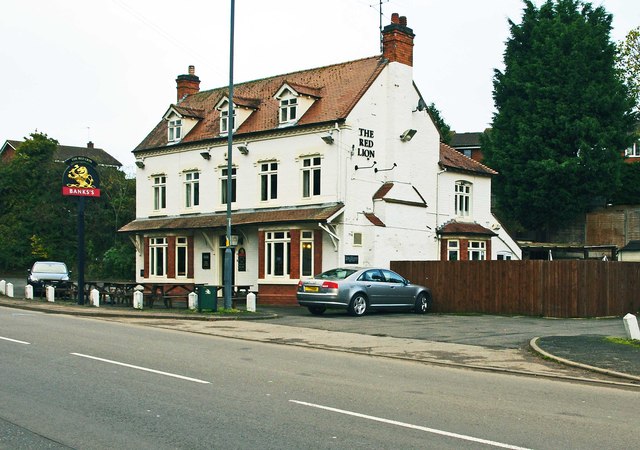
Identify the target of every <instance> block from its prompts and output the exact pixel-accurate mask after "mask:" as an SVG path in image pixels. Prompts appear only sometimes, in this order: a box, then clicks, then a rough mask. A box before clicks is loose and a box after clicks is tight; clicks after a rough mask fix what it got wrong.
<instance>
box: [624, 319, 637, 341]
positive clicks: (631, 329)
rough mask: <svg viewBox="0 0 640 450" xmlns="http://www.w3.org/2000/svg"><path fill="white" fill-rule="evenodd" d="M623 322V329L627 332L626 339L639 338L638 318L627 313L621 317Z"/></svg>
mask: <svg viewBox="0 0 640 450" xmlns="http://www.w3.org/2000/svg"><path fill="white" fill-rule="evenodd" d="M622 321H623V322H624V329H625V330H626V332H627V339H636V340H640V328H638V319H636V316H634V315H633V314H631V313H629V314H627V315H626V316H624V317H623V318H622Z"/></svg>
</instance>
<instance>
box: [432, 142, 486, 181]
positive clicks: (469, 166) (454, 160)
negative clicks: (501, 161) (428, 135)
mask: <svg viewBox="0 0 640 450" xmlns="http://www.w3.org/2000/svg"><path fill="white" fill-rule="evenodd" d="M440 165H441V166H442V167H445V168H447V169H454V170H462V171H464V172H474V173H476V174H478V175H487V176H489V175H497V174H498V172H496V171H495V170H493V169H491V168H490V167H487V166H485V165H484V164H481V163H479V162H478V161H475V160H473V159H471V158H468V157H466V156H464V155H463V154H462V153H460V152H459V151H456V150H455V149H454V148H452V147H449V146H448V145H447V144H443V143H442V142H441V143H440Z"/></svg>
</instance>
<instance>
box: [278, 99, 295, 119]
mask: <svg viewBox="0 0 640 450" xmlns="http://www.w3.org/2000/svg"><path fill="white" fill-rule="evenodd" d="M297 111H298V99H297V98H296V97H291V98H287V99H282V100H280V123H289V122H295V121H296V119H297V117H298V116H297Z"/></svg>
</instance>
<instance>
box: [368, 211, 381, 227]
mask: <svg viewBox="0 0 640 450" xmlns="http://www.w3.org/2000/svg"><path fill="white" fill-rule="evenodd" d="M364 216H365V217H366V218H367V219H369V222H371V223H372V224H374V225H375V226H377V227H386V225H385V224H384V222H383V221H382V220H380V218H378V216H376V215H375V214H373V213H367V212H366V213H364Z"/></svg>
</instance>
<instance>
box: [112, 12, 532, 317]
mask: <svg viewBox="0 0 640 450" xmlns="http://www.w3.org/2000/svg"><path fill="white" fill-rule="evenodd" d="M413 39H414V34H413V31H412V30H411V28H408V27H407V21H406V18H404V17H398V14H393V16H392V21H391V24H389V25H387V26H386V27H385V28H384V30H383V53H382V55H378V56H374V57H369V58H364V59H359V60H355V61H349V62H345V63H341V64H335V65H331V66H326V67H320V68H315V69H309V70H302V71H299V72H294V73H288V74H284V75H277V76H273V77H270V78H265V79H261V80H256V81H250V82H246V83H238V84H235V85H234V96H233V103H234V104H233V111H234V117H233V118H231V120H230V118H229V117H228V100H229V98H228V88H227V87H222V88H217V89H212V90H207V91H200V80H199V78H198V77H197V76H196V75H195V70H194V68H193V66H190V67H189V73H188V74H187V75H180V76H178V78H177V80H176V82H177V94H178V95H177V102H176V103H175V104H172V105H170V106H169V107H168V109H167V110H166V112H165V113H164V116H163V117H162V120H161V121H160V122H159V123H158V125H157V126H156V127H155V128H154V129H153V130H152V131H151V132H150V133H149V134H148V136H147V137H146V138H145V139H144V140H143V141H142V142H141V143H140V144H139V145H138V146H137V148H136V149H135V150H134V151H133V153H134V155H135V157H136V165H137V166H138V169H137V173H136V180H137V191H136V192H137V193H136V197H137V198H136V219H135V220H134V221H132V222H130V223H129V224H127V225H125V226H124V227H123V228H122V229H121V230H120V231H122V232H127V233H130V235H131V238H132V240H133V241H134V243H135V247H136V250H137V252H136V255H137V261H136V267H137V280H136V281H137V282H139V283H159V284H162V283H164V284H167V285H171V284H189V283H193V284H212V285H220V284H222V280H223V273H224V270H223V264H224V253H225V248H226V239H225V236H226V204H227V198H226V197H227V190H226V186H227V183H231V185H232V194H231V199H230V200H231V205H232V215H231V224H232V225H231V226H232V240H231V241H232V242H231V246H232V248H233V265H234V267H233V270H232V274H233V283H234V284H238V285H251V287H252V290H254V291H257V292H258V301H259V303H260V304H295V302H296V300H295V292H296V287H297V284H298V281H299V280H300V279H302V278H305V277H311V276H312V275H314V274H316V273H319V272H321V271H324V270H327V269H330V268H333V267H337V266H370V265H373V266H382V267H389V264H390V261H392V260H467V259H476V260H484V259H520V257H521V251H520V249H519V248H518V246H517V245H516V243H515V242H514V241H513V239H511V237H510V236H509V235H508V234H507V233H506V232H505V230H504V229H503V228H502V227H501V226H500V224H499V223H498V221H497V220H496V218H495V217H494V216H493V215H492V213H491V178H492V176H493V175H495V172H494V171H493V170H491V169H490V168H488V167H486V166H484V165H482V164H480V163H478V162H476V161H473V160H472V159H470V158H467V157H465V156H463V155H462V154H461V153H458V152H457V151H455V150H454V149H452V148H450V147H448V146H446V145H444V144H441V143H440V136H439V134H438V131H437V129H436V127H435V126H434V124H433V121H432V120H431V117H430V116H429V113H428V112H427V110H426V108H425V105H426V103H425V100H424V99H423V98H422V96H421V94H420V91H419V90H418V88H417V87H416V85H415V84H414V82H413V76H412V72H413V68H412V65H413ZM229 132H232V133H233V142H234V145H233V154H232V165H233V166H232V167H233V168H232V170H231V173H229V172H228V169H227V137H228V136H227V133H229Z"/></svg>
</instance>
